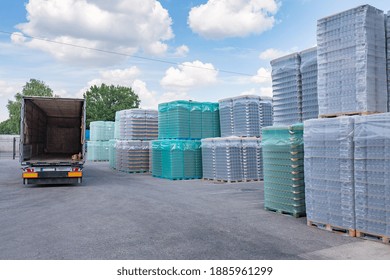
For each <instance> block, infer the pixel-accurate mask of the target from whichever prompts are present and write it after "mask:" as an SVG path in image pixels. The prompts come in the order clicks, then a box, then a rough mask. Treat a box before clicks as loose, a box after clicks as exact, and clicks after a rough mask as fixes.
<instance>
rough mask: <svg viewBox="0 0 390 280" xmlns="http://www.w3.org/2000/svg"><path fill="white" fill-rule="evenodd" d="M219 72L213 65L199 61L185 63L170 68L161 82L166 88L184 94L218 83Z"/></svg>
mask: <svg viewBox="0 0 390 280" xmlns="http://www.w3.org/2000/svg"><path fill="white" fill-rule="evenodd" d="M217 75H218V71H217V70H216V69H215V68H214V66H213V65H212V64H211V63H203V62H201V61H199V60H196V61H194V62H184V63H183V64H181V65H179V66H178V68H175V67H170V68H169V69H168V70H167V71H166V72H165V76H164V77H163V78H162V80H161V81H160V84H161V85H162V86H163V87H164V88H168V89H174V90H175V91H179V92H183V91H187V90H189V89H191V88H195V87H201V86H205V85H210V84H213V83H215V82H216V81H217Z"/></svg>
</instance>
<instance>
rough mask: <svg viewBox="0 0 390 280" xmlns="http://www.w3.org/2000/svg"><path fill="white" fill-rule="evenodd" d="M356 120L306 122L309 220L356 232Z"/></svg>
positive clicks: (305, 165) (305, 164)
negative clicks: (354, 135) (354, 133)
mask: <svg viewBox="0 0 390 280" xmlns="http://www.w3.org/2000/svg"><path fill="white" fill-rule="evenodd" d="M353 132H354V117H340V118H329V119H312V120H308V121H305V122H304V144H305V156H304V158H305V159H304V171H305V187H306V212H307V218H308V220H311V221H314V222H319V223H324V224H330V225H332V226H337V227H341V228H345V229H355V197H354V195H355V193H354V189H355V188H354V167H353V164H354V145H353Z"/></svg>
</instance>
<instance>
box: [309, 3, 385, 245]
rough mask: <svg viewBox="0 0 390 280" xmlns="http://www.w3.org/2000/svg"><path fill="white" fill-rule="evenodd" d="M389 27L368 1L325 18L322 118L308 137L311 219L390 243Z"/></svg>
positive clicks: (320, 28)
mask: <svg viewBox="0 0 390 280" xmlns="http://www.w3.org/2000/svg"><path fill="white" fill-rule="evenodd" d="M384 27H385V24H384V13H383V11H380V10H378V9H376V8H374V7H372V6H369V5H363V6H359V7H357V8H354V9H351V10H347V11H344V12H341V13H339V14H336V15H333V16H330V17H326V18H323V19H320V20H319V21H318V25H317V42H318V48H317V51H318V94H319V112H320V117H322V118H323V119H312V120H309V121H305V123H304V126H305V135H304V143H305V184H306V192H307V196H306V205H307V216H308V225H309V226H315V227H319V228H323V229H326V230H329V231H334V232H343V233H345V234H348V235H349V236H355V235H356V236H358V237H373V238H375V239H379V240H382V241H383V242H385V243H389V239H390V230H389V229H390V219H389V215H388V213H390V212H389V209H390V208H389V207H390V206H389V202H390V197H389V195H390V193H389V192H388V191H389V186H390V181H389V178H390V177H389V175H390V174H389V171H388V170H389V169H388V167H389V166H388V164H389V162H390V154H388V150H390V142H389V140H390V129H389V122H390V114H388V113H383V114H382V113H379V114H378V112H385V111H386V110H387V104H388V93H387V84H386V83H387V77H386V65H385V64H386V63H385V62H386V59H385V57H386V44H385V38H386V35H385V34H386V33H385V28H384ZM374 113H375V114H374Z"/></svg>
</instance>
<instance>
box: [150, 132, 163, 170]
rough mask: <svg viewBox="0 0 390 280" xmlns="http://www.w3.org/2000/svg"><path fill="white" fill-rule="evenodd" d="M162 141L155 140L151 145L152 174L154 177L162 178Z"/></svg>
mask: <svg viewBox="0 0 390 280" xmlns="http://www.w3.org/2000/svg"><path fill="white" fill-rule="evenodd" d="M161 143H162V141H160V140H155V141H152V144H151V152H152V169H151V170H152V173H153V176H155V177H159V178H161V177H162V174H163V173H162V146H161Z"/></svg>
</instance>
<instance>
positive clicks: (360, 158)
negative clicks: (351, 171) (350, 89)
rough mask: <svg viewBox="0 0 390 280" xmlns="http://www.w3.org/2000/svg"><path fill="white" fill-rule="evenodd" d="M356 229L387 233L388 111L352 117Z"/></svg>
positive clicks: (389, 230) (389, 187) (389, 191)
mask: <svg viewBox="0 0 390 280" xmlns="http://www.w3.org/2000/svg"><path fill="white" fill-rule="evenodd" d="M354 142H355V161H354V166H355V212H356V230H359V231H362V232H364V233H368V234H370V233H371V234H375V235H385V236H390V113H386V114H376V115H370V116H359V117H356V118H355V133H354Z"/></svg>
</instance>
